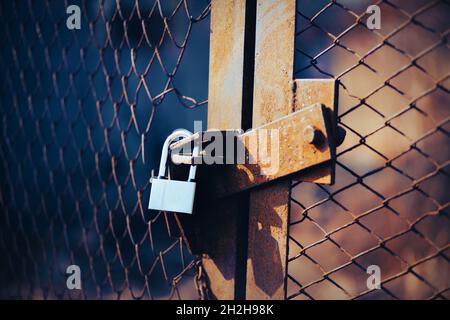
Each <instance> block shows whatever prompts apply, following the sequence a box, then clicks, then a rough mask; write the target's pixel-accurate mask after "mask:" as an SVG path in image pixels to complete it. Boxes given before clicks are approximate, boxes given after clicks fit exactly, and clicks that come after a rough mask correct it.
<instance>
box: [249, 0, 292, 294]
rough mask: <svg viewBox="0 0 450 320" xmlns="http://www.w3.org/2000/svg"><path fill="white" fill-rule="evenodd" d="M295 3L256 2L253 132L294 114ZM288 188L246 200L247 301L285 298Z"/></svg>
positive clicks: (258, 193)
mask: <svg viewBox="0 0 450 320" xmlns="http://www.w3.org/2000/svg"><path fill="white" fill-rule="evenodd" d="M295 3H296V1H295V0H277V1H269V0H259V1H258V6H257V20H256V44H255V47H256V48H255V49H256V50H255V85H254V103H253V126H261V125H263V124H266V123H268V122H271V121H273V120H275V119H277V118H280V117H283V116H285V115H287V114H288V113H289V112H290V111H292V110H291V106H292V94H291V92H292V91H291V90H292V79H293V64H294V36H295V12H296V7H295ZM289 187H290V182H289V181H281V182H277V183H275V184H273V185H271V186H267V187H262V188H260V189H258V190H255V191H252V192H251V194H250V211H249V230H248V257H247V283H246V298H247V299H283V298H284V296H285V292H284V291H285V290H284V283H285V269H286V257H287V232H288V222H289V221H288V214H289V192H290V191H289V190H290V188H289Z"/></svg>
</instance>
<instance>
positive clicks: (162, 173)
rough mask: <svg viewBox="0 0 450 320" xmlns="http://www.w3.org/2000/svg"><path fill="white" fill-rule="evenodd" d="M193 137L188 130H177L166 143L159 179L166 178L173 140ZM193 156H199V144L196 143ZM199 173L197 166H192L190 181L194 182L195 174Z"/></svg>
mask: <svg viewBox="0 0 450 320" xmlns="http://www.w3.org/2000/svg"><path fill="white" fill-rule="evenodd" d="M191 135H192V132H190V131H189V130H186V129H177V130H175V131H174V132H172V133H171V134H170V135H169V136H168V137H167V138H166V140H165V141H164V145H163V149H162V153H161V160H160V163H159V171H158V177H159V178H162V177H165V176H166V168H167V158H168V156H169V146H170V144H171V143H172V142H173V140H175V139H177V138H187V137H190V136H191ZM192 155H193V156H198V155H199V145H198V143H196V142H194V150H192ZM196 171H197V166H194V165H192V166H191V168H190V169H189V181H192V180H194V179H195V174H196Z"/></svg>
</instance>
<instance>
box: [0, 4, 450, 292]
mask: <svg viewBox="0 0 450 320" xmlns="http://www.w3.org/2000/svg"><path fill="white" fill-rule="evenodd" d="M72 4H76V5H79V6H80V8H81V12H82V15H81V19H82V22H81V26H82V27H81V29H80V30H68V29H67V27H66V19H67V17H68V15H67V14H66V8H67V7H68V6H69V5H72ZM371 4H377V5H378V6H379V7H380V8H381V29H380V30H369V29H368V28H367V27H366V24H365V21H366V19H367V16H368V15H367V14H365V11H366V9H367V7H368V6H369V5H371ZM209 8H210V6H209V2H208V1H206V0H205V1H202V0H195V1H194V0H192V1H188V0H179V1H178V0H164V1H160V0H154V1H139V0H131V1H113V0H92V1H87V0H85V1H71V2H70V3H69V2H68V1H57V0H53V1H52V0H46V1H31V0H29V1H25V0H23V1H2V2H0V19H1V22H0V39H1V41H2V47H1V49H0V62H1V63H0V72H1V81H0V118H1V123H2V127H1V130H2V132H1V137H2V139H1V142H0V190H1V192H0V210H1V214H0V255H1V257H2V259H1V261H0V283H1V286H0V297H13V298H35V299H42V298H46V299H53V298H59V299H61V298H63V299H70V298H103V299H131V298H134V299H151V298H158V299H168V298H185V299H186V298H191V299H197V298H205V296H206V295H207V287H206V284H205V281H204V273H203V272H202V267H201V263H200V260H199V258H198V257H193V256H191V255H190V254H189V253H188V251H187V250H186V248H185V245H184V244H183V241H182V240H181V237H180V234H179V227H178V222H177V221H176V220H175V219H174V218H173V216H172V215H167V214H165V213H163V212H159V213H151V212H149V211H148V210H147V209H146V206H147V201H148V195H149V191H150V190H149V189H150V186H149V178H150V176H151V168H155V167H156V165H155V164H157V163H158V161H159V158H158V157H159V154H160V148H161V146H162V142H163V140H164V137H165V136H167V134H168V133H169V132H171V131H172V130H173V129H175V128H178V127H184V128H188V129H192V128H191V127H192V126H193V120H199V119H200V120H204V121H205V120H206V103H207V100H206V99H207V81H208V52H209V51H208V48H209ZM297 9H298V14H297V35H296V39H295V41H296V48H297V50H296V58H295V59H296V72H295V78H334V79H338V80H339V81H340V93H339V94H340V99H339V100H340V101H339V124H340V125H341V126H342V127H344V128H345V129H346V131H347V137H346V140H345V141H344V144H343V145H342V146H340V147H339V148H338V155H337V167H336V183H335V185H333V186H322V185H317V184H311V183H298V182H294V183H293V184H292V190H291V214H290V228H289V257H288V264H287V271H286V272H287V280H286V281H287V287H286V298H287V299H349V298H375V299H389V298H396V299H408V298H412V299H422V298H439V299H446V298H448V297H449V295H450V293H449V288H450V268H449V259H448V253H449V251H448V249H449V236H450V233H449V230H450V228H449V227H450V224H449V219H448V211H449V210H448V202H449V192H448V188H449V186H450V183H449V174H448V163H449V160H448V159H449V155H450V149H449V133H448V130H449V108H448V106H449V100H450V98H449V74H450V65H449V64H448V62H447V61H448V57H449V51H448V50H449V47H448V29H449V21H450V4H449V2H448V1H444V0H441V1H424V0H410V1H406V0H403V1H401V0H391V1H378V2H373V1H350V0H339V1H317V0H314V1H312V0H298V4H297ZM72 264H75V265H78V266H80V268H81V270H82V284H83V288H82V290H67V287H66V268H67V267H68V266H69V265H72ZM370 265H377V266H379V267H380V269H381V275H382V282H381V290H370V289H368V287H367V285H366V280H367V277H368V274H367V273H366V269H367V267H368V266H370Z"/></svg>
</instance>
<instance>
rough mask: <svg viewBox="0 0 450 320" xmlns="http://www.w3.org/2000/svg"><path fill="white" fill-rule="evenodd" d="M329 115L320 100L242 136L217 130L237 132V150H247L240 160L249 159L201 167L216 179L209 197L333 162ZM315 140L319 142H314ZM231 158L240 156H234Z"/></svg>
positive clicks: (179, 159) (178, 157)
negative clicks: (327, 123)
mask: <svg viewBox="0 0 450 320" xmlns="http://www.w3.org/2000/svg"><path fill="white" fill-rule="evenodd" d="M327 116H328V110H327V109H326V108H325V107H324V106H322V105H321V104H319V103H316V104H315V105H312V106H309V107H308V108H304V109H301V110H299V111H296V112H293V113H291V114H289V115H287V116H284V117H282V118H279V119H277V120H275V121H272V122H270V123H268V124H266V125H263V126H261V127H258V128H255V129H252V130H250V131H248V132H246V133H244V134H241V135H237V136H236V133H237V132H238V131H236V130H227V131H223V132H220V131H219V132H214V133H215V135H217V134H219V135H222V138H223V140H225V139H226V135H227V134H229V133H234V134H235V136H234V137H235V139H234V140H235V142H234V143H235V144H236V145H237V149H241V150H242V151H241V152H242V153H245V158H244V157H243V159H240V160H245V162H244V163H237V164H228V165H222V164H220V165H217V166H214V165H212V166H208V167H202V168H201V169H202V170H204V171H206V172H201V173H200V176H203V177H205V181H206V179H207V181H211V182H213V183H211V184H210V186H209V188H208V189H209V195H208V196H209V197H212V198H221V197H225V196H229V195H232V194H235V193H238V192H242V191H245V190H248V189H250V188H253V187H256V186H259V185H261V184H265V183H268V182H271V181H273V180H276V179H280V178H288V177H290V176H291V175H293V174H295V176H296V177H297V176H299V174H298V172H299V171H302V170H304V169H310V168H311V167H312V166H316V165H318V164H322V163H325V162H327V161H330V160H331V159H332V151H331V148H330V145H329V143H328V142H329V140H330V139H329V132H328V131H329V128H328V127H327V125H326V122H327V121H326V117H327ZM308 133H309V134H310V135H315V138H314V137H310V140H311V141H309V140H308V139H306V138H307V137H308ZM230 136H233V135H230ZM200 137H201V135H200V134H199V133H197V134H194V135H193V136H191V137H188V138H185V139H183V140H181V141H178V142H176V143H174V144H172V145H171V149H172V150H173V151H174V150H183V148H184V147H185V146H186V145H187V144H189V145H190V144H191V143H192V141H193V140H196V139H200ZM272 139H273V140H272ZM314 139H315V140H316V141H313V140H314ZM204 140H207V139H204ZM203 142H204V143H205V144H206V143H208V141H203ZM222 145H224V142H223V143H222ZM189 149H190V148H189ZM223 151H224V150H222V152H223ZM225 152H226V150H225ZM233 153H235V151H234V150H233ZM202 157H203V159H198V160H199V161H204V159H207V158H208V157H212V155H211V154H207V153H205V152H202V153H201V156H200V157H199V158H202ZM186 158H187V159H186ZM227 158H229V157H228V155H226V156H223V157H221V158H220V160H221V161H222V162H223V161H225V160H226V159H227ZM172 160H175V161H176V162H178V163H179V162H183V163H191V162H192V161H191V158H190V156H189V155H188V156H184V157H183V156H182V155H179V154H176V153H174V154H172ZM211 160H212V159H210V160H209V161H211ZM216 160H217V159H216ZM231 160H233V161H237V160H238V159H235V157H234V158H233V159H231ZM252 161H253V163H252ZM241 162H242V161H241ZM235 163H236V162H235ZM327 167H329V166H327ZM328 173H329V172H328Z"/></svg>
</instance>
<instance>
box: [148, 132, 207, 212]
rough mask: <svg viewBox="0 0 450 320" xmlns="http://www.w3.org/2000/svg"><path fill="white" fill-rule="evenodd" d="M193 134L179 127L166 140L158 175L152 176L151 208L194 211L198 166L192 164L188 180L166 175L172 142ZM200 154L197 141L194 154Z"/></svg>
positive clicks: (149, 206) (149, 204) (149, 205)
mask: <svg viewBox="0 0 450 320" xmlns="http://www.w3.org/2000/svg"><path fill="white" fill-rule="evenodd" d="M191 135H192V133H191V132H189V131H188V130H185V129H178V130H175V131H174V132H173V133H172V134H171V135H169V136H168V137H167V139H166V141H165V142H164V146H163V149H162V154H161V161H160V164H159V172H158V177H157V178H152V180H151V184H152V189H151V192H150V200H149V202H148V208H149V209H153V210H162V211H170V212H179V213H188V214H191V213H192V210H193V207H194V197H195V185H196V183H195V181H194V179H195V174H196V171H197V166H195V165H191V167H190V169H189V177H188V181H179V180H169V179H168V178H167V177H166V171H167V158H168V153H169V146H170V144H171V143H172V141H173V140H175V139H177V138H186V137H189V136H191ZM198 154H199V146H198V144H197V143H194V150H192V156H198Z"/></svg>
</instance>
